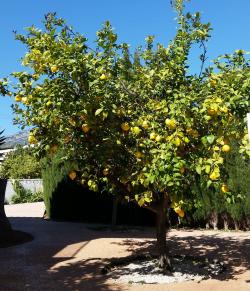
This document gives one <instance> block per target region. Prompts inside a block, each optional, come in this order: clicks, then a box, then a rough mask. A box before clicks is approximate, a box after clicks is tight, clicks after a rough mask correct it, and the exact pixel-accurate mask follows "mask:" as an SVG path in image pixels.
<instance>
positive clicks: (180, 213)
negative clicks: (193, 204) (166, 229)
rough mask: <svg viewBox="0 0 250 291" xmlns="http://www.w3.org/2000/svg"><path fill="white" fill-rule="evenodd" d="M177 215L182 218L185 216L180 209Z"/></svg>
mask: <svg viewBox="0 0 250 291" xmlns="http://www.w3.org/2000/svg"><path fill="white" fill-rule="evenodd" d="M178 215H179V216H180V217H181V218H183V217H184V216H185V212H184V211H183V210H182V209H181V210H180V211H179V212H178Z"/></svg>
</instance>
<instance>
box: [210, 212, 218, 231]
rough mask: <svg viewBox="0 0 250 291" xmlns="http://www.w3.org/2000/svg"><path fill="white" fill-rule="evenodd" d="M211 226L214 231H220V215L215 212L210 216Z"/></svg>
mask: <svg viewBox="0 0 250 291" xmlns="http://www.w3.org/2000/svg"><path fill="white" fill-rule="evenodd" d="M210 224H211V225H212V227H213V229H214V230H218V213H217V212H216V211H215V210H213V211H212V213H211V215H210Z"/></svg>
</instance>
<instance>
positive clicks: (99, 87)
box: [12, 0, 250, 217]
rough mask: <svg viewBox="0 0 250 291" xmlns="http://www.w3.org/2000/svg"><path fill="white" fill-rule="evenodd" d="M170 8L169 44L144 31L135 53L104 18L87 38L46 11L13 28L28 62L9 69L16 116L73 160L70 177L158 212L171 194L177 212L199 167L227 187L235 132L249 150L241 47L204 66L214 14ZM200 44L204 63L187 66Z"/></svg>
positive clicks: (43, 146)
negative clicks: (173, 21)
mask: <svg viewBox="0 0 250 291" xmlns="http://www.w3.org/2000/svg"><path fill="white" fill-rule="evenodd" d="M175 8H176V11H177V14H178V28H177V31H176V36H175V38H174V39H173V40H172V41H171V42H170V43H169V45H168V46H164V45H163V44H159V43H158V44H155V42H154V37H153V36H148V37H147V38H146V44H145V47H144V48H142V47H140V48H138V49H137V50H136V51H135V52H134V53H131V51H130V49H129V45H128V44H126V43H121V44H120V43H119V42H118V36H117V34H116V33H115V32H114V30H113V28H112V26H111V24H110V23H109V22H108V21H107V22H106V23H105V24H104V26H103V28H102V29H101V30H99V31H98V32H97V39H96V47H93V48H91V47H89V45H88V43H87V38H86V37H85V36H83V35H81V34H79V33H77V32H75V31H74V30H73V29H72V28H71V27H69V26H68V25H67V24H66V22H65V21H64V20H63V19H60V18H57V17H56V15H55V14H53V13H50V14H48V15H47V16H46V18H45V21H44V29H38V28H36V27H35V26H31V27H29V28H28V32H27V34H25V35H20V34H17V35H16V38H17V39H18V40H20V41H21V42H22V43H24V44H25V46H26V48H27V53H26V55H25V56H24V57H23V60H22V64H23V65H24V66H26V67H27V70H25V71H21V72H15V73H13V74H12V75H13V76H14V77H15V78H16V80H17V82H16V83H15V85H14V90H12V91H13V96H14V98H15V101H16V102H15V104H14V105H13V109H14V112H15V113H16V115H17V116H16V119H15V121H16V123H18V124H20V125H21V126H33V128H34V129H33V131H32V133H31V135H30V137H29V141H30V143H32V144H37V145H38V147H37V149H38V150H39V152H40V154H45V153H47V152H49V153H50V154H53V153H54V152H56V151H57V149H58V148H60V149H62V150H63V151H64V152H65V157H64V159H66V160H71V161H74V162H75V163H76V165H77V166H76V167H75V168H72V170H71V172H70V173H69V175H70V177H71V178H72V179H76V180H78V181H79V182H81V183H82V184H85V185H88V187H89V188H90V189H91V190H94V191H98V187H99V186H100V185H102V187H105V188H106V189H107V190H108V191H109V192H111V193H115V194H118V195H121V196H122V197H124V198H125V199H127V200H129V201H134V202H136V203H138V204H139V205H140V206H143V207H148V208H149V209H151V210H153V211H154V212H156V213H159V211H160V212H164V211H165V210H164V209H165V208H166V207H169V205H170V202H172V204H171V206H172V207H173V208H174V209H175V210H176V212H177V213H178V214H179V216H181V217H183V216H184V210H183V209H185V195H186V190H187V189H188V188H189V187H190V185H192V184H193V183H194V182H195V181H196V179H197V177H199V176H203V177H204V178H205V179H206V181H207V187H208V188H209V187H215V188H217V189H220V188H221V187H223V185H224V181H225V179H226V177H225V171H224V160H225V156H226V155H227V153H228V152H230V150H231V142H232V140H237V142H238V146H239V147H241V152H242V154H244V155H246V156H247V155H249V153H250V151H249V146H248V143H247V135H246V134H247V131H246V130H247V129H246V122H245V120H244V118H245V116H246V113H247V112H248V111H249V92H250V68H249V59H247V55H246V53H245V52H244V51H243V50H237V51H235V52H234V53H233V54H225V55H223V56H220V57H219V58H218V59H217V60H216V61H215V62H214V66H212V67H208V68H206V69H205V70H203V67H204V61H205V59H206V56H205V52H206V49H204V48H205V44H206V41H207V40H208V39H209V37H210V31H211V27H210V24H209V23H202V22H201V15H200V13H198V12H197V13H194V14H190V13H186V12H185V7H184V4H183V1H181V0H178V1H175ZM197 44H198V45H200V46H201V48H203V49H204V51H203V52H202V54H201V57H200V58H201V72H199V73H198V74H190V72H189V58H188V57H189V53H190V49H191V48H192V47H193V46H194V45H197ZM221 189H222V188H221ZM224 190H225V189H224ZM226 190H228V191H229V189H226Z"/></svg>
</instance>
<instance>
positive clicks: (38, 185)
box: [5, 179, 43, 203]
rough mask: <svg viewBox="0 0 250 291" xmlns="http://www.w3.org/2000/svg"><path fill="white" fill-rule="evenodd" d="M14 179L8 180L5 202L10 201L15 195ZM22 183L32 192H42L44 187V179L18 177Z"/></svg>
mask: <svg viewBox="0 0 250 291" xmlns="http://www.w3.org/2000/svg"><path fill="white" fill-rule="evenodd" d="M12 181H13V180H8V181H7V187H6V191H5V203H10V201H11V198H12V197H13V196H14V195H15V191H14V189H13V185H12ZM17 181H19V182H20V183H21V185H22V186H23V187H24V188H25V189H27V190H31V191H32V192H40V191H42V189H43V181H42V179H17Z"/></svg>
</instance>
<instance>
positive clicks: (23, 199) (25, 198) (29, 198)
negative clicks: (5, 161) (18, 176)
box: [11, 180, 43, 204]
mask: <svg viewBox="0 0 250 291" xmlns="http://www.w3.org/2000/svg"><path fill="white" fill-rule="evenodd" d="M12 184H13V188H14V191H15V193H16V194H15V195H14V196H13V197H12V199H11V202H12V203H13V204H17V203H31V202H39V201H43V193H42V192H41V191H37V192H32V191H31V190H29V189H25V188H24V187H23V185H22V184H21V183H20V182H19V181H18V180H14V181H13V183H12Z"/></svg>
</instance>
